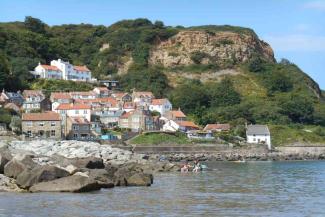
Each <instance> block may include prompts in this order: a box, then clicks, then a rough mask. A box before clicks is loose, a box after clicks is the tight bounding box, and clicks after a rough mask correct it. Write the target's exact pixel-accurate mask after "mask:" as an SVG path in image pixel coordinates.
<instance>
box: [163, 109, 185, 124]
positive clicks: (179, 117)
mask: <svg viewBox="0 0 325 217" xmlns="http://www.w3.org/2000/svg"><path fill="white" fill-rule="evenodd" d="M161 119H162V120H173V121H186V115H185V114H184V113H183V112H182V111H181V109H178V110H171V111H166V112H165V114H163V115H162V118H161Z"/></svg>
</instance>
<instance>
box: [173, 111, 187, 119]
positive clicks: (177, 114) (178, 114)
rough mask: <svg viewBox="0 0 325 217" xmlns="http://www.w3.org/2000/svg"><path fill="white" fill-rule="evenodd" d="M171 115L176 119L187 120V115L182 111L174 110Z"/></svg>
mask: <svg viewBox="0 0 325 217" xmlns="http://www.w3.org/2000/svg"><path fill="white" fill-rule="evenodd" d="M170 113H171V114H172V116H173V117H175V118H186V115H185V114H184V113H183V112H182V111H181V110H173V111H170Z"/></svg>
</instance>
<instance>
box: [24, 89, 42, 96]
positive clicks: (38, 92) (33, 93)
mask: <svg viewBox="0 0 325 217" xmlns="http://www.w3.org/2000/svg"><path fill="white" fill-rule="evenodd" d="M23 96H24V97H31V96H41V97H44V94H43V92H42V91H41V90H24V92H23Z"/></svg>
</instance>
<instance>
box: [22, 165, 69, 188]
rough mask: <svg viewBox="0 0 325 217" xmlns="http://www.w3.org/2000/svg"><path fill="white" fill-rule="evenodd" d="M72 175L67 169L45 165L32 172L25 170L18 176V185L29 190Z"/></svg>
mask: <svg viewBox="0 0 325 217" xmlns="http://www.w3.org/2000/svg"><path fill="white" fill-rule="evenodd" d="M69 175H70V173H69V172H68V171H66V170H65V169H62V168H59V167H56V166H51V165H45V166H40V167H35V168H34V169H32V170H28V169H25V170H24V171H23V172H22V173H20V174H19V175H18V176H17V184H18V185H19V186H20V187H21V188H24V189H28V188H30V187H31V186H33V185H34V184H37V183H39V182H46V181H51V180H54V179H58V178H62V177H66V176H69Z"/></svg>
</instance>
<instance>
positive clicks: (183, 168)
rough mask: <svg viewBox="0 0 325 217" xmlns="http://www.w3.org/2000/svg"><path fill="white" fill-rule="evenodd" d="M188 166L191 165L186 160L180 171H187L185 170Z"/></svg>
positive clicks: (187, 169)
mask: <svg viewBox="0 0 325 217" xmlns="http://www.w3.org/2000/svg"><path fill="white" fill-rule="evenodd" d="M190 168H191V165H190V164H189V163H188V162H186V163H185V164H184V165H183V166H182V167H181V172H182V173H187V172H188V171H189V170H190Z"/></svg>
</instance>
